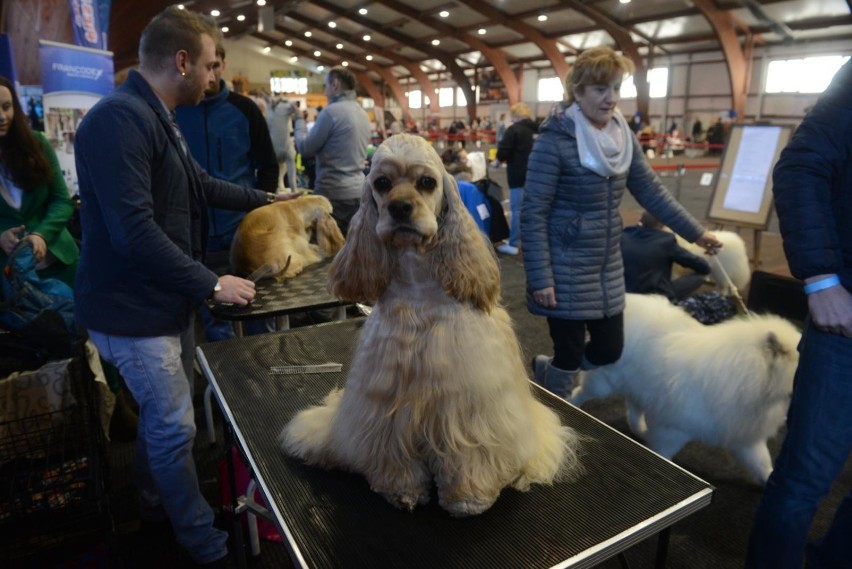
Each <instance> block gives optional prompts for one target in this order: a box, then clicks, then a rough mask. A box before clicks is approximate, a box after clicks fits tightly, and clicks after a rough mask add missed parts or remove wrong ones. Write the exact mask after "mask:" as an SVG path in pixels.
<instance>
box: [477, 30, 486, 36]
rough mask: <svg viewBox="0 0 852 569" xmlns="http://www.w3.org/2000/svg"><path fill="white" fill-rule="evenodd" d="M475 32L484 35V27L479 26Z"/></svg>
mask: <svg viewBox="0 0 852 569" xmlns="http://www.w3.org/2000/svg"><path fill="white" fill-rule="evenodd" d="M476 33H478V34H479V35H481V36H484V35H485V28H479V29H478V30H477V31H476Z"/></svg>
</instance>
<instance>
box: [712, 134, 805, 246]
mask: <svg viewBox="0 0 852 569" xmlns="http://www.w3.org/2000/svg"><path fill="white" fill-rule="evenodd" d="M792 130H793V128H792V127H791V126H789V125H772V124H734V125H731V129H730V131H729V133H728V140H727V142H726V144H725V154H724V156H723V157H722V162H721V165H720V167H719V175H718V176H716V183H715V185H714V187H713V195H712V197H711V198H710V205H709V207H708V212H707V219H708V220H709V221H712V222H715V223H718V224H720V225H735V226H739V227H751V228H754V229H762V230H765V229H766V228H767V227H768V226H769V217H770V214H771V213H772V170H773V168H774V167H775V163H776V162H777V161H778V157H779V155H780V154H781V150H782V149H783V148H784V147H785V146H786V145H787V142H788V141H789V140H790V136H791V134H792Z"/></svg>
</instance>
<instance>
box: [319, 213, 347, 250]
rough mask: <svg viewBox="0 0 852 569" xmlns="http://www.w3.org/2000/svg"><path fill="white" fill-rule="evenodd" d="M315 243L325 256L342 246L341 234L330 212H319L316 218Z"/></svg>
mask: <svg viewBox="0 0 852 569" xmlns="http://www.w3.org/2000/svg"><path fill="white" fill-rule="evenodd" d="M317 245H319V248H320V250H321V251H322V252H323V254H324V255H326V256H327V257H331V256H332V255H334V254H335V253H337V252H338V251H340V248H341V247H343V234H342V233H341V232H340V228H339V227H338V226H337V222H336V221H334V218H333V217H331V214H330V213H326V212H324V211H323V212H321V214H320V217H319V220H317Z"/></svg>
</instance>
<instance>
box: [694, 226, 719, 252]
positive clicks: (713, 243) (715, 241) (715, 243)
mask: <svg viewBox="0 0 852 569" xmlns="http://www.w3.org/2000/svg"><path fill="white" fill-rule="evenodd" d="M695 244H696V245H698V246H699V247H704V253H705V254H707V255H715V254H716V253H718V252H719V249H721V248H722V242H721V241H719V238H718V237H716V234H715V233H713V232H712V231H705V232H704V235H702V236H701V237H699V238H698V239H696V240H695Z"/></svg>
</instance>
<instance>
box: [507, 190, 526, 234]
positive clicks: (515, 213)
mask: <svg viewBox="0 0 852 569" xmlns="http://www.w3.org/2000/svg"><path fill="white" fill-rule="evenodd" d="M523 201H524V188H523V187H520V188H509V209H510V210H511V212H512V219H511V220H510V222H509V245H511V246H512V247H517V246H518V245H520V244H521V203H522V202H523Z"/></svg>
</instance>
